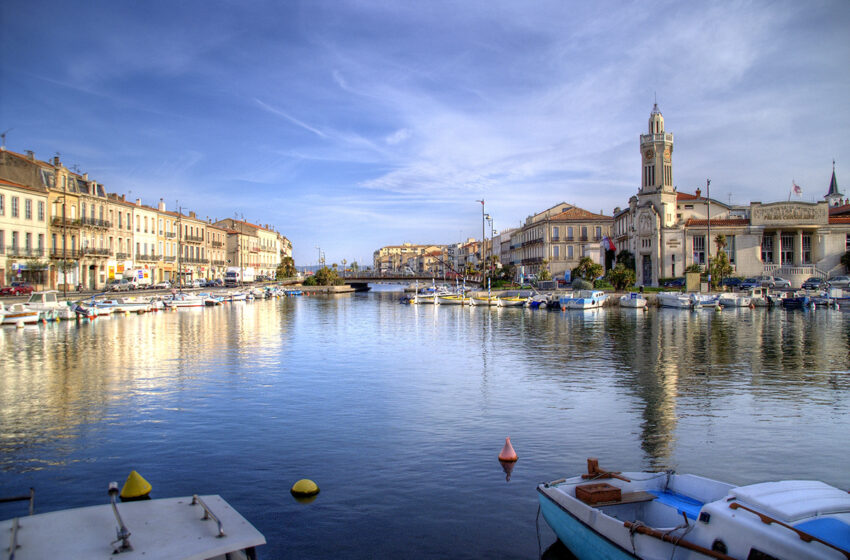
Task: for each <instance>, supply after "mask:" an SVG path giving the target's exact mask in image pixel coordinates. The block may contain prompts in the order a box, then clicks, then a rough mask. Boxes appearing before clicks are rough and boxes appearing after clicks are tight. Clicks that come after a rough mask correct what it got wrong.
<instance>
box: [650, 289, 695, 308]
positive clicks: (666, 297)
mask: <svg viewBox="0 0 850 560" xmlns="http://www.w3.org/2000/svg"><path fill="white" fill-rule="evenodd" d="M656 297H657V298H658V305H659V306H661V307H672V308H674V309H691V308H692V307H693V305H694V304H693V301H692V300H691V298H690V297H689V296H688V294H683V293H682V292H658V294H657V296H656Z"/></svg>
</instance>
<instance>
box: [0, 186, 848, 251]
mask: <svg viewBox="0 0 850 560" xmlns="http://www.w3.org/2000/svg"><path fill="white" fill-rule="evenodd" d="M5 215H6V195H5V194H0V216H5ZM848 239H849V240H850V236H848ZM848 243H850V241H848Z"/></svg>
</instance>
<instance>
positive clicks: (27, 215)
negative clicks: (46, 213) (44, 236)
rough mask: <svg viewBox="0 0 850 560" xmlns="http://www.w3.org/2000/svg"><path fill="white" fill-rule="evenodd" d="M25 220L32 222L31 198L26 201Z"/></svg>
mask: <svg viewBox="0 0 850 560" xmlns="http://www.w3.org/2000/svg"><path fill="white" fill-rule="evenodd" d="M24 218H25V219H27V220H32V200H31V199H29V198H27V199H26V200H24Z"/></svg>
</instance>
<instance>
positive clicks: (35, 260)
mask: <svg viewBox="0 0 850 560" xmlns="http://www.w3.org/2000/svg"><path fill="white" fill-rule="evenodd" d="M46 208H47V189H38V188H34V187H30V186H27V185H22V184H19V183H15V182H12V181H7V180H2V179H0V286H6V285H8V284H9V283H10V282H13V281H17V280H21V281H30V282H35V283H42V284H43V283H44V282H46V274H45V273H44V272H45V269H46V267H47V260H46V257H47V251H46V247H47V246H46V242H47V234H48V233H47V231H48V230H47V218H46Z"/></svg>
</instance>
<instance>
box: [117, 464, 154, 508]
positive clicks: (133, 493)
mask: <svg viewBox="0 0 850 560" xmlns="http://www.w3.org/2000/svg"><path fill="white" fill-rule="evenodd" d="M151 490H153V487H152V486H151V484H150V482H148V481H147V480H145V479H144V478H142V475H140V474H139V473H137V472H136V471H130V475H129V476H128V477H127V481H126V482H124V487H123V488H122V489H121V500H122V501H125V502H132V501H135V500H149V499H150V493H151Z"/></svg>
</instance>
